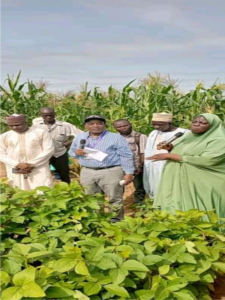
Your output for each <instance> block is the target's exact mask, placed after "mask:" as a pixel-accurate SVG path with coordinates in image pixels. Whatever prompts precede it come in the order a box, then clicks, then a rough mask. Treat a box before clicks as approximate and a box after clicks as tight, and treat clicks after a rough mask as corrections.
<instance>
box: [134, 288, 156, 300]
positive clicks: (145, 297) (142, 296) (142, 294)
mask: <svg viewBox="0 0 225 300" xmlns="http://www.w3.org/2000/svg"><path fill="white" fill-rule="evenodd" d="M135 294H136V295H137V297H138V298H137V299H138V300H151V299H153V298H154V296H155V291H149V290H139V291H135Z"/></svg>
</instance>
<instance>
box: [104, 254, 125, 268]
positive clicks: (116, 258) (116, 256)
mask: <svg viewBox="0 0 225 300" xmlns="http://www.w3.org/2000/svg"><path fill="white" fill-rule="evenodd" d="M104 257H107V258H110V259H112V260H113V261H114V262H115V263H116V265H117V267H119V266H121V265H122V263H123V258H122V256H121V255H120V254H115V253H104Z"/></svg>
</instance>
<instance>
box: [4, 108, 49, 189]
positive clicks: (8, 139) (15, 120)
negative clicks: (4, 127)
mask: <svg viewBox="0 0 225 300" xmlns="http://www.w3.org/2000/svg"><path fill="white" fill-rule="evenodd" d="M6 121H7V124H8V126H9V128H10V129H11V130H10V131H7V132H5V133H3V134H1V135H0V161H1V162H3V163H4V164H5V165H6V172H7V177H8V179H9V183H10V184H12V186H14V187H18V188H20V189H22V190H31V189H35V188H37V187H38V186H49V187H52V186H53V179H52V175H51V171H50V168H49V159H50V158H51V156H52V155H53V153H54V145H53V141H52V138H51V136H50V134H49V133H48V132H46V131H44V130H43V129H39V128H29V127H28V126H27V124H26V118H25V116H24V115H17V114H14V115H11V116H9V117H7V118H6Z"/></svg>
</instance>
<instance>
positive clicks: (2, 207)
mask: <svg viewBox="0 0 225 300" xmlns="http://www.w3.org/2000/svg"><path fill="white" fill-rule="evenodd" d="M8 207H9V206H8V205H3V204H1V205H0V212H3V211H4V210H5V209H6V208H8Z"/></svg>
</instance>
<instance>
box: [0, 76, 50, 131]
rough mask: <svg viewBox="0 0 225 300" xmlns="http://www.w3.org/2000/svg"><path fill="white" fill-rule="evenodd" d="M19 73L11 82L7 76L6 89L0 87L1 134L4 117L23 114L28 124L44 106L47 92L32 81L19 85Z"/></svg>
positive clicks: (3, 126) (3, 129)
mask: <svg viewBox="0 0 225 300" xmlns="http://www.w3.org/2000/svg"><path fill="white" fill-rule="evenodd" d="M20 76H21V72H19V73H18V75H17V76H16V79H15V80H13V79H12V78H10V76H9V75H8V77H7V79H6V83H7V85H8V86H7V87H3V86H2V85H0V92H1V106H0V108H1V132H3V131H5V130H6V128H7V127H6V123H5V117H6V116H7V115H10V114H13V113H17V114H25V115H26V117H27V121H28V124H31V122H32V119H34V118H36V117H37V116H38V113H39V109H40V108H41V107H43V106H46V105H47V104H48V102H47V101H46V95H47V92H46V91H45V89H44V87H41V86H40V87H37V86H36V85H35V84H34V83H33V82H32V81H27V82H25V83H22V84H20V85H19V79H20Z"/></svg>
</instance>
